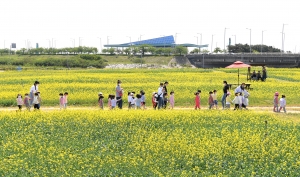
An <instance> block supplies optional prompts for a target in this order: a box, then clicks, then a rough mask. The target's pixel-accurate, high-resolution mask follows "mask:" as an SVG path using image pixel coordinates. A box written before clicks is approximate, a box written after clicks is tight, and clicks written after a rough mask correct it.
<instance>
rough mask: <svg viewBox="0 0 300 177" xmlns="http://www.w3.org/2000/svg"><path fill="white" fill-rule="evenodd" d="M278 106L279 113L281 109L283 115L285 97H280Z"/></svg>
mask: <svg viewBox="0 0 300 177" xmlns="http://www.w3.org/2000/svg"><path fill="white" fill-rule="evenodd" d="M279 104H280V108H279V112H280V111H281V109H283V111H284V113H286V110H285V106H286V100H285V95H282V96H281V98H280V100H279Z"/></svg>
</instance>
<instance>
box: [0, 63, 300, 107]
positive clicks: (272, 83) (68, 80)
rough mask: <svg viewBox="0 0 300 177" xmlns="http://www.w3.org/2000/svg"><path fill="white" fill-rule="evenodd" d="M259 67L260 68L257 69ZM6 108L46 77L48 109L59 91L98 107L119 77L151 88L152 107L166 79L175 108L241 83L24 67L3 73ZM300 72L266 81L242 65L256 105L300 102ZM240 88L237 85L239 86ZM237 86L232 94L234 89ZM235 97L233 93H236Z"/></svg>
mask: <svg viewBox="0 0 300 177" xmlns="http://www.w3.org/2000/svg"><path fill="white" fill-rule="evenodd" d="M253 69H256V70H259V69H260V68H253ZM0 76H1V77H0V84H1V89H0V95H1V99H0V106H16V96H17V94H18V93H21V94H22V95H23V96H24V94H25V93H28V92H29V90H30V87H31V86H32V85H33V82H34V81H35V80H39V81H40V85H39V90H40V91H41V97H42V100H43V102H42V105H41V106H42V107H43V106H57V105H58V104H59V101H58V94H59V93H60V92H68V93H69V105H71V106H72V105H75V106H77V105H78V106H97V100H98V97H97V94H98V92H103V93H104V96H105V102H107V96H108V94H115V87H116V82H117V80H118V79H119V80H121V81H122V82H123V83H122V87H123V89H124V91H125V96H124V101H125V102H126V100H127V92H128V91H135V92H136V93H137V92H139V91H140V90H144V91H145V92H146V104H147V106H151V96H152V92H155V91H157V89H158V87H159V83H160V82H164V81H168V82H169V86H168V92H170V91H174V92H175V106H177V107H192V106H194V92H196V91H197V90H198V89H200V90H201V91H202V93H201V106H202V107H203V106H204V107H207V102H208V92H209V91H212V90H217V91H218V92H217V97H218V100H219V104H220V105H221V103H220V101H221V97H222V94H223V93H222V88H223V84H222V82H223V80H227V81H228V83H233V84H237V82H238V81H237V69H204V70H203V69H135V70H109V69H105V70H23V71H4V72H0ZM299 80H300V70H299V69H273V68H268V78H267V81H266V82H261V81H258V82H250V81H247V80H246V69H240V83H241V82H246V83H251V87H252V88H253V90H250V91H249V92H250V94H251V95H250V97H249V103H250V106H272V105H273V95H274V92H276V91H278V92H279V93H280V95H281V94H285V95H286V100H287V104H288V106H299V98H300V87H299ZM233 89H234V88H233ZM233 89H232V90H231V93H233ZM231 99H233V96H232V97H231Z"/></svg>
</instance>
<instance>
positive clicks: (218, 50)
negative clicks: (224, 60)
mask: <svg viewBox="0 0 300 177" xmlns="http://www.w3.org/2000/svg"><path fill="white" fill-rule="evenodd" d="M221 52H222V50H221V49H220V47H216V48H215V50H214V53H221Z"/></svg>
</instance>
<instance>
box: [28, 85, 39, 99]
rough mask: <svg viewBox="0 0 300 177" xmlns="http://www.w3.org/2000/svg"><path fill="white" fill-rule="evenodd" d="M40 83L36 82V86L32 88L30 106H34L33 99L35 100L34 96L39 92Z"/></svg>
mask: <svg viewBox="0 0 300 177" xmlns="http://www.w3.org/2000/svg"><path fill="white" fill-rule="evenodd" d="M39 84H40V82H39V81H35V82H34V84H33V85H32V86H31V88H30V91H29V92H30V94H29V96H30V105H32V102H33V98H34V94H35V93H37V92H38V90H39V89H38V86H39Z"/></svg>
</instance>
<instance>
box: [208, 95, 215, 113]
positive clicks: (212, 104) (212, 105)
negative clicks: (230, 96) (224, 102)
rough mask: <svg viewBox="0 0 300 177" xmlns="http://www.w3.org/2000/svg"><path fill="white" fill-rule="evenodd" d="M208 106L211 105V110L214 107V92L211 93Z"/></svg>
mask: <svg viewBox="0 0 300 177" xmlns="http://www.w3.org/2000/svg"><path fill="white" fill-rule="evenodd" d="M208 104H209V109H211V108H213V107H214V99H213V92H209V97H208Z"/></svg>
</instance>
